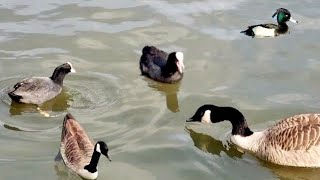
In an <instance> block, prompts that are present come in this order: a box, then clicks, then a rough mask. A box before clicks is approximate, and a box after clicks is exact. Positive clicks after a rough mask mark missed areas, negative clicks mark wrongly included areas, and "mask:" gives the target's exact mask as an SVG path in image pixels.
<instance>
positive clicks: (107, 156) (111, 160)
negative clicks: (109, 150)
mask: <svg viewBox="0 0 320 180" xmlns="http://www.w3.org/2000/svg"><path fill="white" fill-rule="evenodd" d="M106 157H107V159H108V160H109V161H110V162H111V161H112V160H111V159H110V157H109V156H108V154H107V155H106Z"/></svg>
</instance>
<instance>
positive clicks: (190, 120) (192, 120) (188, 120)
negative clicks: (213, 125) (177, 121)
mask: <svg viewBox="0 0 320 180" xmlns="http://www.w3.org/2000/svg"><path fill="white" fill-rule="evenodd" d="M194 121H195V120H194V118H193V117H191V118H189V119H187V120H186V122H194Z"/></svg>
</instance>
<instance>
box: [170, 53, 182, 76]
mask: <svg viewBox="0 0 320 180" xmlns="http://www.w3.org/2000/svg"><path fill="white" fill-rule="evenodd" d="M167 65H170V66H176V68H177V70H178V72H179V73H180V74H182V73H183V69H184V64H183V53H182V52H172V53H170V54H169V56H168V61H167Z"/></svg>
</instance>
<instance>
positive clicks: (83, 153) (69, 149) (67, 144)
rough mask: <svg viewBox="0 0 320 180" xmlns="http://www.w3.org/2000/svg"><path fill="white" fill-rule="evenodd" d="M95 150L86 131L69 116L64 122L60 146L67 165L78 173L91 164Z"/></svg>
mask: <svg viewBox="0 0 320 180" xmlns="http://www.w3.org/2000/svg"><path fill="white" fill-rule="evenodd" d="M93 148H94V146H93V143H92V141H91V140H90V138H89V137H88V135H87V134H86V132H85V131H84V129H83V128H82V127H81V125H80V124H79V123H78V122H77V121H76V120H75V119H74V118H73V117H72V116H71V115H70V114H68V115H67V116H66V117H65V119H64V122H63V127H62V134H61V144H60V152H61V156H62V158H63V160H64V162H65V164H66V165H67V166H68V167H69V168H71V169H72V170H73V171H77V169H79V168H81V167H83V166H85V165H87V164H88V163H89V162H90V159H91V156H92V153H93Z"/></svg>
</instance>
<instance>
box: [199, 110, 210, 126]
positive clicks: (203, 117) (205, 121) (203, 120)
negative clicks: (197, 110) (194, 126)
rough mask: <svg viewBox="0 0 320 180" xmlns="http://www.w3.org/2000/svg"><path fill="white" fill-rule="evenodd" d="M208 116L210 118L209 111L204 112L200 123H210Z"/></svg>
mask: <svg viewBox="0 0 320 180" xmlns="http://www.w3.org/2000/svg"><path fill="white" fill-rule="evenodd" d="M210 116H211V111H210V110H206V111H205V112H204V115H203V116H202V118H201V122H202V123H207V124H209V123H211V117H210Z"/></svg>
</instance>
